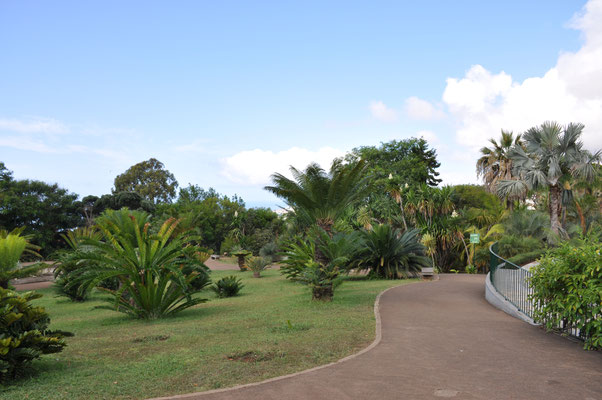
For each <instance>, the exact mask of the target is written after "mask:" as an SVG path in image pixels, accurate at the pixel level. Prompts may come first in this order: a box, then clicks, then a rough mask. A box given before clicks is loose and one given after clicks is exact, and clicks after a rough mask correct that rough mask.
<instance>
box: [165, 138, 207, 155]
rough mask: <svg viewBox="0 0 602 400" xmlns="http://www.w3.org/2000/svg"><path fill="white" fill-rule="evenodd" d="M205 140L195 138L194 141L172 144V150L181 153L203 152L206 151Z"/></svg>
mask: <svg viewBox="0 0 602 400" xmlns="http://www.w3.org/2000/svg"><path fill="white" fill-rule="evenodd" d="M207 142H208V141H207V140H195V141H194V142H191V143H187V144H182V145H179V146H174V147H173V150H174V151H177V152H181V153H204V152H206V151H207V149H206V148H205V144H206V143H207Z"/></svg>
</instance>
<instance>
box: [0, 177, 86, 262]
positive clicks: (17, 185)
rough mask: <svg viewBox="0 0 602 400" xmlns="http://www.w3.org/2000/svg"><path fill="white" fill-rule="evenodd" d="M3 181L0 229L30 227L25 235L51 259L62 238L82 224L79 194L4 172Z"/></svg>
mask: <svg viewBox="0 0 602 400" xmlns="http://www.w3.org/2000/svg"><path fill="white" fill-rule="evenodd" d="M3 176H5V177H6V179H4V180H1V181H0V189H1V190H0V194H1V197H0V199H1V200H2V201H1V202H0V227H2V228H4V229H6V230H9V231H11V230H13V229H15V228H20V227H26V228H25V231H24V234H26V235H31V236H32V237H31V241H32V242H33V243H34V244H36V245H38V246H40V247H41V248H42V249H41V253H42V255H45V256H46V255H49V254H50V253H52V252H53V251H54V250H56V249H57V248H60V247H61V246H62V245H63V243H62V240H61V238H60V234H61V233H63V232H65V231H67V230H69V229H72V228H75V227H77V226H79V225H81V224H82V222H83V220H82V219H83V218H82V213H81V211H82V209H81V203H80V202H79V201H77V197H78V196H77V194H74V193H69V192H68V191H67V190H66V189H62V188H60V187H59V186H58V185H57V184H53V185H50V184H47V183H45V182H41V181H32V180H27V179H25V180H14V179H12V177H10V174H7V173H6V172H3Z"/></svg>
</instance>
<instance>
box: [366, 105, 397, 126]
mask: <svg viewBox="0 0 602 400" xmlns="http://www.w3.org/2000/svg"><path fill="white" fill-rule="evenodd" d="M370 112H371V113H372V116H373V117H374V118H376V119H379V120H381V121H385V122H393V121H397V112H396V111H395V110H393V109H391V108H389V107H387V106H386V105H385V103H383V102H382V101H372V102H370Z"/></svg>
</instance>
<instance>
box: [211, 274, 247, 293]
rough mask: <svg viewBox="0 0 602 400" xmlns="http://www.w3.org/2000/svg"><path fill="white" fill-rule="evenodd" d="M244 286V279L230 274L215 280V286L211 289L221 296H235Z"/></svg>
mask: <svg viewBox="0 0 602 400" xmlns="http://www.w3.org/2000/svg"><path fill="white" fill-rule="evenodd" d="M244 286H245V285H243V284H242V280H240V279H239V278H237V277H236V276H234V275H230V276H226V277H224V278H222V279H220V280H219V281H217V282H215V283H214V284H213V286H211V290H213V291H214V292H215V294H216V295H217V297H219V298H224V297H234V296H237V295H238V293H239V292H240V291H241V289H242V288H243V287H244Z"/></svg>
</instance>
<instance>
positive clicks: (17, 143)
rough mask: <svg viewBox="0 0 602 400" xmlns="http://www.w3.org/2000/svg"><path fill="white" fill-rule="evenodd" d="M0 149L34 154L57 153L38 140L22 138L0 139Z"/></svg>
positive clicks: (7, 137)
mask: <svg viewBox="0 0 602 400" xmlns="http://www.w3.org/2000/svg"><path fill="white" fill-rule="evenodd" d="M0 147H9V148H13V149H17V150H24V151H33V152H35V153H45V154H48V153H58V151H57V150H56V149H54V148H52V147H50V146H48V145H46V144H45V143H42V142H40V141H39V140H33V139H29V138H27V137H22V136H5V137H0Z"/></svg>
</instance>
